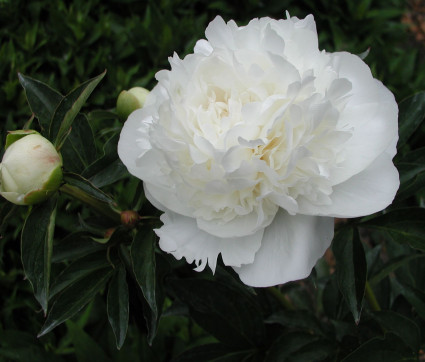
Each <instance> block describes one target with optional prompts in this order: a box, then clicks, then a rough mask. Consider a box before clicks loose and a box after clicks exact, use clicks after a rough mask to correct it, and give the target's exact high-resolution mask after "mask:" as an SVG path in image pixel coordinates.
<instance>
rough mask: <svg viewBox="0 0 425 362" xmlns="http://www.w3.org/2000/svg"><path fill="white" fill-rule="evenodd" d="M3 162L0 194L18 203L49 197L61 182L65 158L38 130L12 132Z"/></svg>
mask: <svg viewBox="0 0 425 362" xmlns="http://www.w3.org/2000/svg"><path fill="white" fill-rule="evenodd" d="M6 145H7V148H6V152H5V153H4V156H3V160H2V162H1V163H0V195H1V196H3V197H4V198H5V199H6V200H8V201H10V202H12V203H14V204H16V205H33V204H37V203H39V202H42V201H44V200H46V199H47V198H48V197H50V196H51V195H52V194H53V193H54V192H56V190H57V189H58V188H59V186H60V185H61V182H62V158H61V156H60V155H59V154H58V152H57V151H56V149H55V147H54V146H53V145H52V144H51V143H50V141H49V140H47V139H46V138H44V137H43V136H41V135H40V134H38V133H37V132H35V131H14V132H10V133H9V135H8V136H7V139H6Z"/></svg>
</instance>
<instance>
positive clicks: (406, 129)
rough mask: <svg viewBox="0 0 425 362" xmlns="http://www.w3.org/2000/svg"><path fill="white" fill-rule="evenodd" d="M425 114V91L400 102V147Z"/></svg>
mask: <svg viewBox="0 0 425 362" xmlns="http://www.w3.org/2000/svg"><path fill="white" fill-rule="evenodd" d="M424 116H425V92H420V93H417V94H415V95H413V96H411V97H409V98H407V99H404V100H403V101H402V102H400V104H399V116H398V119H399V139H398V147H401V146H403V145H404V144H405V143H406V142H407V140H408V139H409V137H410V136H411V135H412V134H413V133H414V132H415V131H416V129H417V128H418V127H419V125H420V124H421V122H422V120H423V119H424Z"/></svg>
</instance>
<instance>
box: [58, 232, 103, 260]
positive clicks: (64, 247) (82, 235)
mask: <svg viewBox="0 0 425 362" xmlns="http://www.w3.org/2000/svg"><path fill="white" fill-rule="evenodd" d="M91 235H92V234H90V233H88V232H86V231H76V232H74V233H71V234H69V235H67V236H66V237H64V238H63V239H62V240H61V241H59V242H58V243H56V244H54V246H53V255H52V263H60V262H63V261H70V260H73V259H77V258H80V257H82V256H85V255H88V254H91V253H94V252H96V251H99V250H106V247H105V246H104V245H100V244H99V243H96V242H93V241H92V239H91Z"/></svg>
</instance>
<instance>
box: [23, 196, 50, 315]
mask: <svg viewBox="0 0 425 362" xmlns="http://www.w3.org/2000/svg"><path fill="white" fill-rule="evenodd" d="M56 203H57V198H56V197H51V198H50V199H48V200H47V201H46V202H44V203H41V204H39V205H37V206H34V207H33V209H32V210H31V213H30V214H29V215H28V217H27V219H26V220H25V224H24V227H23V229H22V235H21V258H22V265H23V267H24V271H25V275H26V277H27V278H28V280H29V281H30V283H31V285H32V288H33V290H34V296H35V298H36V299H37V301H38V302H39V303H40V305H41V307H42V308H43V311H44V313H46V311H47V304H48V300H49V281H50V269H51V258H52V248H53V232H54V228H55V217H56Z"/></svg>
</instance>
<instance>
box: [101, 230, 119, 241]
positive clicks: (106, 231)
mask: <svg viewBox="0 0 425 362" xmlns="http://www.w3.org/2000/svg"><path fill="white" fill-rule="evenodd" d="M115 230H116V228H109V229H106V230H105V233H104V234H103V237H104V238H105V239H109V238H110V237H111V236H112V234H113V233H114V231H115Z"/></svg>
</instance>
